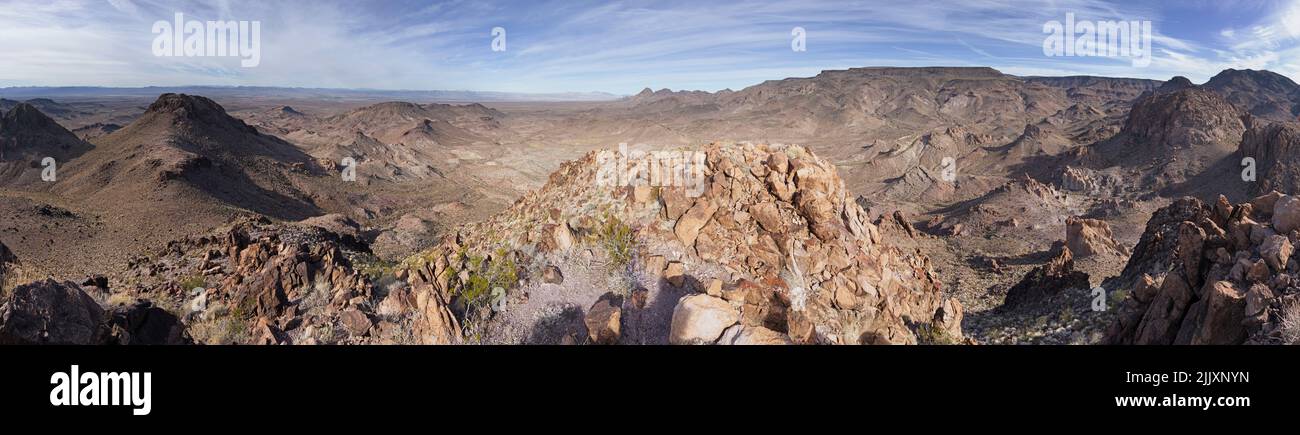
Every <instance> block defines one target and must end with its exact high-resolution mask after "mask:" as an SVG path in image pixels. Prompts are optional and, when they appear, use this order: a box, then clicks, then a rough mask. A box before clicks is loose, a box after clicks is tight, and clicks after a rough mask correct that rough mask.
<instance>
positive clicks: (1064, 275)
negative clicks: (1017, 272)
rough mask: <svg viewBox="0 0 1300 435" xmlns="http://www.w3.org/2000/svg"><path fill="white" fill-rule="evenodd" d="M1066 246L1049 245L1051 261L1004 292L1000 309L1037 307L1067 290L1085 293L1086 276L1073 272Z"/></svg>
mask: <svg viewBox="0 0 1300 435" xmlns="http://www.w3.org/2000/svg"><path fill="white" fill-rule="evenodd" d="M1070 251H1071V249H1069V248H1067V247H1066V245H1065V243H1062V242H1059V241H1058V242H1056V243H1054V244H1053V245H1052V249H1051V252H1052V259H1051V260H1049V261H1048V262H1047V263H1046V264H1044V265H1042V266H1038V267H1035V268H1034V269H1033V270H1031V271H1029V273H1027V274H1025V277H1024V278H1022V279H1021V280H1020V282H1019V283H1017V284H1016V285H1015V286H1013V287H1011V289H1010V290H1007V297H1006V299H1005V300H1003V302H1002V307H1001V308H1002V309H1004V310H1008V309H1016V308H1019V307H1021V306H1024V305H1028V304H1033V303H1037V302H1039V301H1042V300H1044V299H1047V298H1049V297H1051V296H1053V295H1056V294H1059V293H1061V292H1063V291H1066V290H1070V289H1076V290H1077V289H1087V288H1088V274H1086V273H1083V272H1079V271H1076V270H1074V256H1073V255H1071V254H1070Z"/></svg>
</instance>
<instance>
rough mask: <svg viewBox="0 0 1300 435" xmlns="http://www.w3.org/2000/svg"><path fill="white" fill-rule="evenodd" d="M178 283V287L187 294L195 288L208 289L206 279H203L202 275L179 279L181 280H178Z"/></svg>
mask: <svg viewBox="0 0 1300 435" xmlns="http://www.w3.org/2000/svg"><path fill="white" fill-rule="evenodd" d="M179 283H180V285H181V288H182V289H184V290H185V291H187V292H188V291H190V290H194V289H196V288H207V287H208V281H207V279H205V278H203V276H202V275H190V276H187V277H184V278H181V280H180V282H179Z"/></svg>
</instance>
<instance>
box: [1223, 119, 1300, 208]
mask: <svg viewBox="0 0 1300 435" xmlns="http://www.w3.org/2000/svg"><path fill="white" fill-rule="evenodd" d="M1253 124H1254V125H1252V126H1251V128H1250V129H1249V130H1247V131H1246V133H1245V134H1244V135H1242V138H1241V145H1240V146H1239V147H1238V149H1237V154H1238V157H1239V158H1240V159H1245V158H1251V159H1254V161H1255V180H1256V182H1255V183H1252V187H1253V188H1254V189H1255V192H1256V193H1266V192H1270V191H1274V190H1276V191H1282V192H1298V191H1300V126H1298V125H1297V124H1295V123H1289V122H1278V123H1264V122H1257V123H1253Z"/></svg>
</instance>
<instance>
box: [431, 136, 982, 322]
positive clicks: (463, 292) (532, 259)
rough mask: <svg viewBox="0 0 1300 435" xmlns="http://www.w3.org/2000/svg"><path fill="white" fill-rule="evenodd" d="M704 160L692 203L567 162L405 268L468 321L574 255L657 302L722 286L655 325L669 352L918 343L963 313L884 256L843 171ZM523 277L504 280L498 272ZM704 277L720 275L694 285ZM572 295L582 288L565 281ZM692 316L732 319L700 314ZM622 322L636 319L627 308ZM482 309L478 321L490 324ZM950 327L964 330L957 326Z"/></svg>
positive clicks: (691, 298) (584, 163)
mask: <svg viewBox="0 0 1300 435" xmlns="http://www.w3.org/2000/svg"><path fill="white" fill-rule="evenodd" d="M702 153H703V157H704V162H705V167H703V168H697V169H699V170H700V171H701V172H702V174H701V177H702V178H701V180H700V181H701V183H702V184H701V185H700V186H699V187H700V189H698V190H697V191H700V192H701V194H700V195H699V196H697V197H692V196H691V195H690V192H691V191H692V190H696V189H688V187H687V186H664V187H660V188H656V189H652V190H646V189H638V188H634V187H632V186H625V187H621V186H610V185H608V184H602V183H600V182H598V180H600V179H602V178H600V177H604V176H612V175H613V174H615V173H617V171H619V170H623V169H627V168H617V167H614V166H613V165H612V162H608V161H603V160H600V159H598V154H597V153H594V152H593V153H590V154H588V155H587V156H586V157H584V158H582V159H579V160H577V161H573V162H570V163H567V164H565V165H563V166H562V167H561V168H560V169H559V170H558V171H556V172H555V173H554V174H552V176H551V179H550V182H549V183H547V185H546V186H545V187H543V188H542V189H540V190H538V191H534V192H531V193H529V194H527V195H525V196H524V197H523V198H521V199H520V200H519V201H517V202H516V203H515V204H514V206H512V207H511V208H510V209H508V210H506V211H505V212H503V213H501V214H499V215H497V216H495V217H493V218H491V219H489V220H488V221H486V222H482V223H479V224H474V225H469V226H466V227H463V228H461V229H460V230H459V231H458V232H457V234H454V235H450V236H448V238H447V239H446V240H444V242H443V243H442V244H440V245H439V247H437V248H435V249H433V250H430V251H427V252H425V253H423V254H420V255H419V256H417V258H416V259H415V260H416V261H412V262H408V267H409V268H410V272H409V274H408V276H409V277H410V278H409V279H410V283H411V285H412V287H413V288H417V289H418V288H427V289H430V291H431V292H433V293H436V294H438V295H442V296H443V297H445V298H446V300H448V301H451V305H453V306H454V307H456V310H458V316H461V317H462V320H463V316H464V314H463V313H465V312H466V310H465V309H464V308H465V307H471V306H483V305H492V306H496V305H497V303H496V302H495V301H497V300H498V299H497V298H494V297H491V296H485V295H484V292H485V288H490V287H492V286H494V285H495V284H493V285H487V283H485V281H486V282H491V283H499V284H502V285H501V287H504V288H506V292H505V293H507V294H506V295H504V296H502V298H503V299H501V300H516V299H515V298H522V296H513V297H512V296H510V295H511V294H515V291H514V290H513V289H512V288H513V287H514V286H516V285H518V284H519V283H521V282H525V281H528V280H530V279H531V278H528V277H529V276H535V275H538V274H539V272H540V270H538V269H540V267H541V266H538V269H531V268H524V267H522V266H523V265H528V264H546V262H544V261H540V259H542V258H547V259H549V258H567V257H568V256H570V255H571V254H570V251H571V250H580V251H581V252H586V254H585V255H588V256H595V258H597V259H600V260H601V261H608V262H611V263H613V264H628V265H629V268H630V269H629V270H630V271H632V272H637V273H641V272H640V271H642V270H644V271H645V273H652V274H655V275H656V276H659V277H661V279H664V280H665V281H664V282H665V285H664V286H663V287H662V289H660V288H655V289H651V291H652V292H660V291H682V290H685V291H688V292H694V291H698V292H707V291H710V290H709V288H712V287H715V286H711V285H704V284H702V283H704V282H709V281H710V279H709V278H714V279H721V280H722V281H724V283H723V284H722V285H720V286H716V287H720V289H715V290H713V292H714V293H720V294H721V295H720V296H710V295H707V294H704V293H700V294H687V295H685V296H684V297H681V300H680V301H677V302H674V303H673V305H675V306H676V307H677V309H674V310H673V311H672V315H671V318H672V320H671V322H665V323H671V325H668V324H661V325H658V326H657V327H649V328H650V329H655V328H662V331H663V333H664V335H663V336H658V337H657V338H656V337H650V338H648V339H647V340H651V342H657V341H658V340H662V341H663V342H672V343H686V342H691V343H701V342H703V343H713V342H717V341H718V339H719V338H720V336H721V335H722V333H723V331H724V330H727V329H728V328H731V327H733V326H735V325H742V326H745V327H749V328H754V327H763V328H767V329H768V330H771V331H775V332H776V333H779V334H785V337H787V338H788V339H789V341H790V342H793V343H840V344H856V343H862V344H875V343H900V344H901V343H916V342H917V335H916V333H915V329H914V328H917V327H920V326H922V325H929V324H931V323H932V322H934V319H935V315H936V312H938V311H939V310H940V307H941V306H943V305H945V304H947V305H948V306H952V307H955V306H957V305H959V304H958V303H957V302H956V301H955V300H949V301H945V298H944V297H943V293H942V291H941V289H940V285H939V282H938V281H937V280H936V279H935V277H934V272H933V271H932V270H931V267H930V265H929V262H928V259H926V258H925V257H923V256H920V255H917V254H910V253H904V252H901V251H899V250H897V249H896V248H893V247H891V246H890V245H888V244H887V240H884V238H883V237H882V236H881V233H880V231H879V230H878V229H877V227H876V226H875V225H873V224H872V223H871V222H870V221H868V220H867V218H866V212H865V211H864V210H862V208H861V207H860V206H859V205H858V204H856V203H855V202H854V201H852V198H853V196H851V195H849V193H848V192H847V191H846V190H845V188H844V183H843V181H841V180H840V178H839V176H838V174H837V173H836V170H835V167H834V166H833V165H831V164H829V163H828V162H826V161H824V160H822V159H820V158H818V157H817V156H815V155H814V154H812V152H810V151H808V150H807V149H805V148H802V147H799V146H782V145H754V144H747V143H746V144H712V145H709V146H707V147H705V148H704V150H703V151H702ZM640 163H644V162H638V161H636V160H635V159H633V160H632V161H631V163H630V165H629V166H632V165H637V164H640ZM632 167H635V166H632ZM638 191H639V192H638ZM528 228H532V229H534V230H527V229H528ZM561 230H562V231H561ZM666 256H667V257H668V258H671V259H673V261H667V260H665V257H666ZM652 260H655V261H652ZM652 264H653V265H652ZM674 266H676V269H675V270H672V269H673V267H674ZM517 268H518V269H519V270H517V273H515V274H510V275H509V276H508V278H510V279H504V280H503V279H500V278H502V274H501V273H500V272H502V271H503V270H506V269H509V270H512V271H514V270H516V269H517ZM701 270H710V271H713V272H709V275H704V276H701V275H695V274H694V273H695V271H701ZM617 273H622V272H617ZM563 285H564V286H565V287H570V286H581V285H583V284H582V283H579V282H577V281H576V280H575V278H573V277H570V276H566V277H565V279H564V281H563ZM543 290H546V288H532V289H531V290H530V291H532V292H536V291H543ZM548 291H553V290H548ZM534 297H537V295H536V294H533V295H531V296H529V298H530V299H531V298H534ZM635 299H636V297H633V298H631V299H629V302H631V301H632V300H635ZM673 299H674V300H676V299H678V297H676V296H673ZM489 300H491V301H493V302H491V303H484V301H489ZM705 302H707V303H705ZM575 303H577V304H580V305H581V306H583V307H585V306H588V304H591V303H592V302H590V301H585V302H584V301H575ZM697 305H699V306H700V307H705V308H709V310H704V311H707V312H709V313H733V312H734V315H730V314H727V315H707V316H706V315H700V316H696V315H694V314H692V313H695V311H696V308H700V307H697ZM724 306H725V307H726V308H724ZM504 309H505V310H510V308H509V304H505V306H504ZM700 309H701V310H703V308H700ZM624 311H625V316H624V318H628V317H627V316H628V315H631V314H632V308H631V306H630V305H629V306H628V307H624ZM956 311H960V309H959V308H958V309H957V310H956ZM470 312H471V313H472V312H474V311H472V310H471V311H470ZM477 312H479V313H481V314H479V315H478V317H476V319H477V321H480V322H482V321H486V322H488V323H490V322H491V320H490V319H491V318H492V317H493V316H494V315H495V314H492V313H489V312H488V311H486V310H483V309H479V310H478V311H477ZM940 317H943V316H940ZM949 317H951V316H949ZM697 318H698V319H710V320H709V321H708V322H704V321H703V320H701V321H700V322H696V321H695V320H692V319H697ZM485 319H486V320H485ZM665 320H667V319H665ZM697 323H698V324H697ZM704 323H708V325H705V324H704ZM624 326H625V328H624V329H627V328H626V325H624ZM706 326H707V327H706ZM943 327H944V328H946V329H947V330H950V331H954V332H959V330H960V328H959V326H958V327H954V325H952V323H951V322H948V323H946V324H945V325H943ZM764 334H765V333H764ZM746 337H748V335H746ZM732 338H733V339H732V340H731V341H732V342H735V341H737V340H736V339H735V337H732ZM740 341H746V340H740ZM761 341H764V342H767V341H772V340H761ZM776 341H780V340H776Z"/></svg>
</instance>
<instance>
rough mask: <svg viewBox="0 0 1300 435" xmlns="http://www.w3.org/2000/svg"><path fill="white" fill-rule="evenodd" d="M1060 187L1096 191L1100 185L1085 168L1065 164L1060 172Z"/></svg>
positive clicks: (1080, 190)
mask: <svg viewBox="0 0 1300 435" xmlns="http://www.w3.org/2000/svg"><path fill="white" fill-rule="evenodd" d="M1061 188H1063V189H1065V190H1073V191H1075V192H1096V191H1097V190H1098V189H1100V185H1099V184H1098V183H1097V180H1095V179H1093V177H1092V175H1090V174H1089V173H1088V171H1087V170H1086V169H1082V168H1071V167H1069V166H1066V167H1065V170H1064V171H1062V172H1061Z"/></svg>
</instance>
